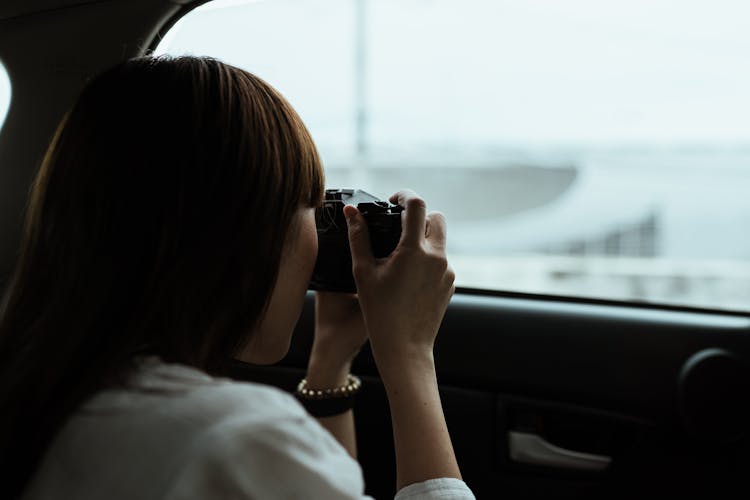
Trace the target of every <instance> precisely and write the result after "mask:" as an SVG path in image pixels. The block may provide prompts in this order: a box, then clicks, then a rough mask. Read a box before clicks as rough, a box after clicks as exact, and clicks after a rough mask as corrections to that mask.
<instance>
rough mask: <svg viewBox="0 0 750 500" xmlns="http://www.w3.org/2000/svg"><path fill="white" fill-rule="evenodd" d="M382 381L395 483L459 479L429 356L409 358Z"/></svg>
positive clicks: (400, 486)
mask: <svg viewBox="0 0 750 500" xmlns="http://www.w3.org/2000/svg"><path fill="white" fill-rule="evenodd" d="M383 381H384V383H385V385H386V392H387V394H388V402H389V404H390V408H391V419H392V421H393V437H394V442H395V447H396V467H397V478H396V482H397V487H398V488H399V489H400V488H403V487H404V486H407V485H409V484H413V483H418V482H422V481H426V480H428V479H434V478H439V477H454V478H458V479H461V472H460V470H459V468H458V463H457V461H456V456H455V453H454V451H453V445H452V443H451V439H450V435H449V434H448V427H447V425H446V423H445V417H444V415H443V408H442V405H441V402H440V394H439V392H438V385H437V377H436V374H435V366H434V363H433V362H432V357H431V356H429V357H426V358H425V359H421V360H416V359H413V360H410V363H409V364H404V367H403V368H401V369H399V370H392V375H386V376H384V377H383Z"/></svg>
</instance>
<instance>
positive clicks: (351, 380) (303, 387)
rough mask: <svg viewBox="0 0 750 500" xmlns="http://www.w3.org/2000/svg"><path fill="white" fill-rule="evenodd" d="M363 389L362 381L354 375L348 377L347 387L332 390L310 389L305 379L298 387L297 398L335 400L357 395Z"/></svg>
mask: <svg viewBox="0 0 750 500" xmlns="http://www.w3.org/2000/svg"><path fill="white" fill-rule="evenodd" d="M361 387H362V381H361V380H360V379H359V377H356V376H354V375H351V374H350V375H347V377H346V385H342V386H340V387H333V388H330V389H309V388H308V387H307V379H306V378H303V379H302V381H301V382H300V383H299V385H297V397H299V398H301V399H334V398H348V397H350V396H354V395H355V394H357V393H358V392H359V390H360V388H361Z"/></svg>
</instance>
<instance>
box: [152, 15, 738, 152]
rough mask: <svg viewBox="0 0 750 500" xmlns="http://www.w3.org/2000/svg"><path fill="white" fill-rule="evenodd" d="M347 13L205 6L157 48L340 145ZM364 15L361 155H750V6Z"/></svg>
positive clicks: (349, 84)
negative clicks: (214, 66) (383, 151)
mask: <svg viewBox="0 0 750 500" xmlns="http://www.w3.org/2000/svg"><path fill="white" fill-rule="evenodd" d="M355 3H356V2H355V1H352V0H265V1H253V2H243V1H239V2H238V1H229V2H223V4H224V5H225V7H222V3H215V4H214V5H211V4H208V6H207V7H204V8H202V9H199V10H198V11H195V12H193V13H192V14H189V15H188V16H187V17H186V18H185V19H184V21H183V22H181V23H180V24H179V25H178V26H177V27H176V28H175V30H174V32H173V33H172V34H171V36H170V38H169V39H167V40H165V43H164V44H163V45H162V47H161V48H160V49H161V50H162V51H168V52H169V53H173V54H181V53H193V54H205V55H212V56H216V57H219V58H221V59H223V60H225V61H227V62H230V63H233V64H236V65H238V66H241V67H243V68H246V69H249V70H251V71H253V72H255V73H257V74H258V75H260V76H261V77H263V78H265V79H267V80H268V81H270V82H271V83H272V84H273V85H275V86H277V87H278V88H279V89H281V90H282V92H284V93H285V94H286V95H287V97H288V98H289V99H290V100H291V101H292V104H293V105H294V106H295V107H297V108H298V109H299V110H300V112H301V114H302V115H303V118H304V119H305V121H306V122H307V123H308V125H309V126H310V128H311V129H312V130H313V134H314V135H315V136H316V139H317V140H318V141H319V142H329V143H334V142H337V141H341V140H342V137H346V139H345V141H344V142H346V141H349V142H351V137H352V134H353V116H354V111H353V110H354V101H355V97H354V91H353V89H354V87H355V84H354V81H355V80H354V67H355V64H354V59H355V50H354V46H355V44H354V40H355V34H354V33H355V23H354V19H355V13H354V5H355ZM364 3H365V4H366V30H365V39H366V44H367V48H366V64H365V68H366V81H367V88H366V96H367V97H366V103H367V109H368V139H369V140H370V141H371V142H372V143H374V144H412V143H413V144H431V143H444V144H445V143H448V144H452V143H456V144H464V145H470V144H511V145H513V144H527V143H531V144H558V143H572V144H584V145H585V144H601V143H615V144H622V143H646V144H660V145H661V144H674V143H678V144H684V143H688V144H690V143H696V142H697V143H701V144H706V143H708V144H712V143H714V144H733V143H734V144H736V143H750V92H748V91H747V89H749V88H750V62H749V61H750V58H749V57H748V56H750V29H748V25H749V24H750V2H746V1H740V0H713V1H710V2H709V1H705V0H703V1H694V0H679V1H678V0H628V1H606V0H462V1H458V0H377V1H373V0H364Z"/></svg>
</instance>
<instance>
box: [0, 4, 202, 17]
mask: <svg viewBox="0 0 750 500" xmlns="http://www.w3.org/2000/svg"><path fill="white" fill-rule="evenodd" d="M117 1H118V0H4V1H2V2H0V20H2V19H10V18H13V17H20V16H25V15H28V14H34V13H37V12H45V11H50V10H57V9H63V8H66V7H74V6H76V5H87V4H94V3H108V2H117ZM191 1H192V0H153V2H154V3H171V4H177V5H184V4H188V3H191Z"/></svg>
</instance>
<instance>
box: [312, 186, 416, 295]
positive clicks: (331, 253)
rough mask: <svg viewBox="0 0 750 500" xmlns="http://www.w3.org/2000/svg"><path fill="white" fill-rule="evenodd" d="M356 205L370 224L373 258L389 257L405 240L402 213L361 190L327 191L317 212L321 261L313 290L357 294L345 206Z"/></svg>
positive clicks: (315, 273)
mask: <svg viewBox="0 0 750 500" xmlns="http://www.w3.org/2000/svg"><path fill="white" fill-rule="evenodd" d="M345 205H354V206H356V207H357V209H358V210H359V212H360V213H361V214H362V216H363V217H364V219H365V221H366V222H367V229H368V231H369V233H370V243H371V246H372V254H373V255H374V256H375V257H376V258H379V257H387V256H388V255H390V254H391V252H393V250H394V249H395V248H396V246H397V245H398V241H399V239H400V238H401V212H403V210H404V208H403V207H401V206H399V205H391V204H390V203H388V202H387V201H382V200H380V199H378V198H377V197H375V196H373V195H371V194H370V193H366V192H364V191H361V190H359V189H326V193H325V201H324V202H323V206H322V207H320V208H319V209H317V210H316V212H315V225H316V226H317V230H318V259H317V261H316V262H315V270H314V271H313V274H312V279H311V280H310V287H309V288H310V289H311V290H321V291H327V292H349V293H356V291H357V286H356V284H355V283H354V276H353V275H352V254H351V250H350V248H349V233H348V228H347V225H346V218H345V217H344V206H345Z"/></svg>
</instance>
